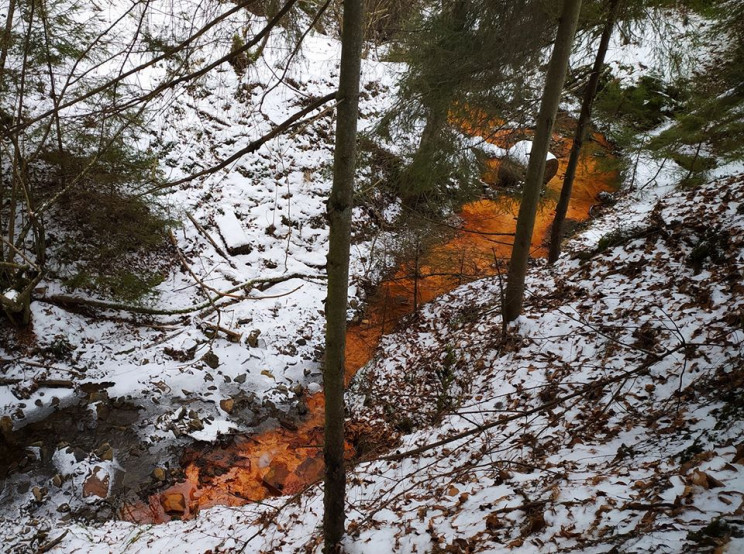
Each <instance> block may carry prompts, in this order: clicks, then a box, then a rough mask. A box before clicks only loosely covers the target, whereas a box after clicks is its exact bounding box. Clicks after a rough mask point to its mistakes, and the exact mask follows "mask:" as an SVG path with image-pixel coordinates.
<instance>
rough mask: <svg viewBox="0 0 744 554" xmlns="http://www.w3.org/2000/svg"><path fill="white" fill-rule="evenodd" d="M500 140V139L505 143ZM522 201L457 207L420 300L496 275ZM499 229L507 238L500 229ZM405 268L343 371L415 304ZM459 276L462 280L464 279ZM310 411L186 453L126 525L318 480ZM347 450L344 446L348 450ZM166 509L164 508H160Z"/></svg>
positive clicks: (591, 144)
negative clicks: (454, 228)
mask: <svg viewBox="0 0 744 554" xmlns="http://www.w3.org/2000/svg"><path fill="white" fill-rule="evenodd" d="M523 136H524V134H523V133H522V136H516V138H515V135H514V132H513V131H504V132H499V133H496V134H494V135H493V136H491V137H490V138H489V140H493V141H494V142H497V143H498V142H501V144H500V146H509V144H508V142H513V141H514V140H516V139H518V138H522V137H523ZM505 141H507V143H506V144H505V143H504V142H505ZM570 147H571V141H570V139H566V138H562V137H559V136H557V135H556V136H554V139H553V145H552V152H553V153H554V154H555V155H556V156H557V157H558V159H559V163H560V165H559V169H558V174H557V175H556V176H555V177H553V179H551V181H550V182H549V183H548V186H547V189H548V191H547V193H546V194H545V200H544V202H543V203H542V204H541V206H540V209H539V212H538V215H537V221H536V224H535V231H534V235H533V241H532V245H533V248H534V251H533V256H535V257H538V256H544V255H545V254H546V246H545V245H544V244H543V243H544V240H545V237H546V234H547V233H548V232H549V227H550V224H551V223H552V220H553V215H554V209H555V199H557V197H558V194H559V192H560V187H561V185H562V183H563V175H564V173H565V167H566V163H567V159H568V153H569V151H570ZM608 150H609V149H608V145H607V144H606V142H605V141H604V139H603V138H602V137H601V135H594V136H593V140H590V141H586V142H585V146H584V149H583V152H582V156H581V161H580V163H579V167H578V169H577V172H576V179H575V182H574V187H573V195H572V197H571V203H570V206H569V209H568V214H567V218H568V219H573V220H577V221H583V220H585V219H587V218H588V215H589V209H590V208H591V206H592V205H593V204H595V203H596V196H597V194H598V193H599V192H600V191H609V190H613V189H614V188H615V186H616V183H617V173H616V172H615V171H612V170H607V169H605V168H603V167H602V164H601V162H600V160H601V158H602V157H607V156H608V155H609V154H608ZM489 165H490V167H489V168H488V169H487V170H486V175H485V178H486V179H488V175H490V174H494V175H495V172H496V171H497V166H498V161H493V162H489ZM518 210H519V206H518V204H517V203H516V202H514V201H512V200H508V199H504V200H495V201H494V200H478V201H476V202H472V203H470V204H467V205H466V206H464V208H463V210H462V212H461V214H460V215H461V217H462V220H463V222H464V224H463V226H462V230H460V231H458V232H457V233H455V235H454V236H453V237H452V238H451V239H450V240H449V241H448V242H446V243H445V244H442V245H439V246H437V247H435V248H433V249H432V250H431V251H430V252H428V253H426V255H425V256H424V257H423V258H422V260H421V261H420V267H419V274H420V275H429V274H433V273H435V274H437V275H436V276H431V277H426V278H423V279H419V280H418V283H417V288H418V304H422V303H424V302H428V301H429V300H432V299H433V298H435V297H437V296H439V295H440V294H443V293H445V292H447V291H449V290H452V289H453V288H454V287H456V286H458V285H459V284H460V283H461V282H463V279H468V280H469V279H473V278H477V277H484V276H487V275H494V274H496V273H497V272H498V271H499V268H503V267H504V265H505V260H506V259H508V257H509V255H510V252H511V243H512V238H511V236H509V235H510V234H513V233H514V229H515V226H516V218H517V213H518ZM498 233H503V234H504V235H499V234H498ZM412 274H413V271H412V266H411V265H410V264H407V265H405V266H404V267H401V268H400V269H399V270H398V271H397V273H396V274H395V275H394V276H393V277H392V278H391V279H389V280H388V281H386V282H384V283H383V284H382V285H381V286H380V287H379V289H378V291H377V293H376V295H375V296H374V298H372V299H371V302H370V305H369V307H368V310H367V313H366V315H365V319H364V320H363V321H362V322H361V323H359V324H356V325H353V326H351V327H350V328H349V329H348V332H347V336H346V376H347V380H348V379H350V378H351V377H352V376H353V375H354V373H355V372H356V371H357V370H358V369H359V368H360V367H362V366H363V365H364V364H365V363H367V361H369V360H370V359H371V357H372V354H373V353H374V350H375V348H376V347H377V344H378V343H379V341H380V338H381V337H382V335H383V334H384V333H387V332H390V331H392V329H393V328H394V327H395V325H396V324H397V323H398V321H399V320H400V319H401V318H402V317H403V316H405V315H407V314H409V313H411V312H412V310H413V307H414V301H413V291H414V280H413V278H412V277H411V275H412ZM463 274H464V275H465V276H466V277H462V275H463ZM307 405H308V408H309V413H308V415H307V416H306V418H305V420H304V421H303V422H302V423H301V424H300V425H299V427H298V428H297V429H292V430H290V429H286V428H284V427H280V428H277V429H274V430H271V431H266V432H264V433H260V434H258V435H255V436H252V437H239V438H236V439H235V441H234V443H233V444H230V445H229V446H228V447H224V448H223V447H214V448H213V449H212V450H210V451H208V452H199V453H193V454H192V455H191V456H189V455H188V454H187V455H186V458H187V459H188V458H193V459H192V460H191V461H190V462H189V463H188V465H187V466H186V470H185V472H186V481H184V482H182V483H179V484H177V485H175V486H173V487H171V488H169V489H168V490H166V491H164V492H162V493H160V494H156V495H153V496H151V497H150V502H149V505H145V504H144V503H143V504H142V505H138V506H127V507H125V508H124V509H123V510H122V514H121V515H122V517H123V518H125V519H128V520H130V521H137V522H150V523H160V522H164V521H169V520H170V519H171V518H172V517H177V518H181V519H183V518H188V517H192V516H193V515H194V514H195V513H196V512H198V510H199V509H200V508H207V507H210V506H215V505H227V506H238V505H244V504H247V503H249V502H256V501H259V500H262V499H264V498H267V497H269V496H276V495H279V494H291V493H294V492H297V491H299V490H301V489H302V488H304V487H305V486H306V485H308V484H309V483H312V482H314V481H315V480H317V479H318V478H320V477H321V476H322V471H323V461H322V459H323V458H322V448H321V447H320V445H321V444H322V441H323V407H324V397H323V394H322V393H318V394H315V395H312V396H310V397H309V398H308V399H307ZM350 454H351V451H350ZM168 511H169V512H170V513H167V512H168Z"/></svg>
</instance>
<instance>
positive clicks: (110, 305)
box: [38, 273, 326, 315]
mask: <svg viewBox="0 0 744 554" xmlns="http://www.w3.org/2000/svg"><path fill="white" fill-rule="evenodd" d="M292 279H306V280H310V279H326V276H325V275H305V274H303V273H290V274H289V275H280V276H277V277H266V278H263V279H251V280H250V281H246V282H245V283H241V284H240V285H237V286H235V287H233V288H231V289H229V290H226V291H224V292H220V293H219V294H217V295H215V296H214V297H211V298H210V300H208V301H206V302H202V303H201V304H196V305H193V306H188V307H186V308H176V309H172V310H166V309H162V308H148V307H147V306H133V305H131V304H123V303H119V302H108V301H105V300H94V299H92V298H80V297H79V296H70V295H66V294H54V295H52V296H44V297H41V298H39V299H38V300H39V301H40V302H46V303H47V304H54V305H57V306H61V307H63V308H98V309H101V310H114V311H123V312H130V313H133V314H142V315H184V314H190V313H194V312H198V311H200V310H205V309H208V308H212V307H213V306H216V305H217V304H216V302H217V301H218V300H220V299H222V298H225V297H230V298H231V300H232V301H237V300H243V299H250V297H248V296H245V297H235V296H231V295H233V294H234V293H236V292H238V291H241V290H245V291H246V292H247V291H249V290H251V289H252V288H253V287H254V286H256V285H261V284H271V285H275V284H277V283H283V282H285V281H291V280H292ZM218 307H219V306H218Z"/></svg>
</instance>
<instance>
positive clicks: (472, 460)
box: [0, 34, 744, 552]
mask: <svg viewBox="0 0 744 554" xmlns="http://www.w3.org/2000/svg"><path fill="white" fill-rule="evenodd" d="M306 41H307V42H306V45H305V46H304V48H303V53H304V56H305V57H304V59H303V61H302V63H301V64H300V65H301V67H299V68H298V69H296V70H295V72H294V73H291V74H290V77H292V84H291V86H285V85H282V86H279V87H277V88H275V89H271V84H272V79H274V78H275V68H274V65H276V63H277V60H278V59H279V57H280V56H279V54H278V53H280V51H281V48H282V46H281V37H275V38H273V39H272V42H270V43H269V46H268V47H267V49H266V52H267V59H266V63H265V67H264V66H263V65H262V66H261V67H260V68H257V69H256V71H255V72H254V73H249V74H248V75H246V76H243V77H239V76H237V75H235V73H234V72H233V71H232V70H231V69H228V70H226V71H222V72H215V73H214V74H211V75H209V76H208V78H207V80H206V81H205V82H204V83H201V84H200V86H198V87H194V88H193V89H192V90H190V91H189V92H188V94H181V95H179V96H176V97H174V98H171V99H169V102H170V105H169V111H163V112H161V113H159V114H158V115H157V116H155V117H154V119H153V121H152V122H151V125H152V127H153V129H156V130H157V131H156V135H157V142H158V143H159V144H169V145H171V146H170V147H169V153H168V154H167V156H165V157H164V158H163V160H162V166H163V169H164V170H165V171H167V172H168V173H169V177H170V178H172V179H178V178H181V177H183V176H186V175H188V174H190V173H192V172H194V171H198V170H200V169H202V168H205V167H207V166H209V165H211V164H212V163H214V162H215V161H217V160H220V159H224V158H226V157H227V156H229V155H230V154H231V153H232V152H234V151H236V150H237V149H239V148H241V147H242V146H244V145H245V144H248V143H249V142H250V141H251V140H254V139H255V138H257V137H259V136H261V135H262V134H264V133H265V132H267V131H268V130H270V129H271V128H272V126H273V125H275V124H277V123H279V122H280V121H283V120H284V119H286V118H287V117H288V116H289V115H291V114H292V113H294V112H295V111H296V110H297V109H298V108H299V107H300V106H302V105H303V102H305V101H306V98H307V97H308V96H312V97H316V96H323V95H324V94H327V93H328V92H329V91H332V90H333V89H334V87H335V81H336V79H337V61H338V60H337V57H338V44H337V43H336V42H335V41H333V40H331V39H328V38H326V37H323V36H319V35H315V34H310V35H309V36H308V38H307V39H306ZM274 51H275V52H277V58H276V59H272V55H273V54H272V52H274ZM616 54H618V55H617V60H618V61H617V67H618V68H620V67H622V68H625V70H627V67H628V66H629V65H628V64H636V65H638V64H641V63H646V64H648V63H649V62H648V60H646V59H645V58H642V57H641V56H640V55H639V54H638V53H637V52H636V53H633V52H631V53H629V52H628V49H626V50H622V51H621V49H620V48H619V47H618V49H617V52H616ZM634 56H635V57H634ZM629 60H630V61H629ZM399 70H400V67H399V66H396V65H395V64H389V63H380V62H377V61H375V60H374V59H373V56H372V54H370V56H369V58H368V60H367V61H366V62H365V64H364V73H363V83H362V90H363V93H362V121H361V127H362V130H369V129H370V128H371V127H372V126H373V125H374V123H375V122H376V121H377V120H378V119H379V116H380V114H381V113H382V112H383V110H384V109H386V108H387V107H389V106H390V105H391V103H392V102H393V101H394V95H395V89H394V82H395V74H396V72H398V71H399ZM294 77H297V79H296V80H295V79H294ZM264 93H266V95H264ZM264 96H265V98H264ZM261 99H263V100H261ZM259 101H261V105H260V107H257V105H258V103H259ZM566 107H567V108H570V106H566ZM249 108H250V109H249ZM173 114H178V115H177V116H174V115H173ZM332 144H333V114H332V111H325V110H323V109H319V110H317V112H315V113H314V114H313V119H312V120H311V121H309V122H308V123H307V124H306V125H304V126H303V128H302V129H301V130H300V131H298V132H295V133H293V134H290V135H286V136H280V137H278V138H277V139H275V140H274V141H272V142H271V143H268V144H267V145H265V146H264V147H262V148H261V149H259V150H258V151H257V152H256V153H254V154H249V155H247V156H246V157H245V158H243V159H242V160H241V161H239V162H236V163H235V164H234V165H233V166H231V167H229V168H227V169H226V170H225V171H223V172H220V173H217V174H214V175H211V176H209V177H207V178H206V179H204V180H203V181H199V182H196V181H195V182H192V183H189V184H185V185H182V186H179V187H178V188H177V190H172V191H169V192H168V193H167V194H166V195H164V196H163V197H162V202H163V204H164V205H166V206H167V207H168V209H169V211H170V216H171V217H172V218H173V219H177V220H179V221H182V225H181V226H180V227H179V228H177V229H175V232H174V234H173V238H174V246H173V250H172V251H171V256H172V258H173V260H174V264H173V268H172V270H171V272H170V273H169V275H168V279H166V281H164V282H163V283H162V284H160V285H158V287H157V288H156V291H155V294H153V295H152V296H151V297H149V298H146V299H144V301H143V302H142V303H141V304H140V305H139V307H140V308H143V309H144V310H143V311H147V310H150V311H152V310H156V311H171V312H173V311H177V310H180V309H184V310H187V313H185V314H177V313H173V314H171V315H153V314H146V313H139V314H138V313H133V312H132V311H131V310H121V309H109V310H103V311H102V310H100V309H96V310H90V309H88V308H85V307H84V305H82V304H79V305H71V304H70V302H69V301H68V302H67V303H66V304H65V303H64V301H63V300H64V297H69V296H70V292H69V291H67V290H66V289H65V288H64V287H63V286H62V284H61V282H59V281H56V280H48V281H47V282H44V283H42V285H43V286H42V288H41V289H39V291H38V295H37V301H35V302H34V303H33V306H32V308H33V314H32V326H31V327H30V328H29V329H28V330H26V331H24V332H20V333H19V332H16V331H14V330H10V329H7V328H3V330H2V331H0V332H1V333H2V342H1V343H0V344H2V346H0V354H1V356H2V358H1V359H0V367H1V368H2V381H0V431H1V432H2V435H1V436H0V455H1V456H0V467H1V469H2V470H3V471H4V472H5V473H6V474H8V475H9V477H8V478H6V479H5V480H4V482H3V489H2V492H1V493H0V506H1V507H0V523H1V525H0V539H1V540H2V541H3V549H4V550H6V551H9V552H36V551H49V550H53V551H59V552H89V551H90V552H112V551H113V552H124V551H127V552H163V551H166V550H169V549H177V550H179V551H183V552H207V551H213V552H217V551H245V552H298V551H313V549H316V548H317V547H318V545H319V544H320V542H319V541H320V533H319V525H320V521H321V520H320V518H321V517H322V494H321V491H320V488H319V487H317V486H313V487H311V488H309V489H308V490H307V491H304V492H303V493H302V494H297V495H295V496H291V497H284V498H272V499H269V500H266V501H265V502H262V503H260V504H252V505H248V506H244V507H240V508H238V507H216V508H212V509H209V510H204V511H202V512H201V513H200V514H199V515H198V517H197V518H196V519H193V520H190V521H172V522H170V523H167V524H163V525H157V526H151V525H139V524H135V523H128V522H122V521H109V520H111V519H113V518H115V517H116V515H117V507H119V506H121V504H122V503H126V502H129V501H132V502H134V501H136V500H138V499H140V498H142V497H147V495H148V494H150V492H152V491H155V490H159V489H162V488H163V487H164V486H165V485H166V484H168V483H173V482H176V481H178V480H179V479H180V478H181V477H182V471H181V468H179V466H178V463H177V462H178V459H179V457H180V453H181V452H182V451H183V450H184V448H186V447H189V446H193V445H194V444H206V443H211V442H212V441H215V440H217V439H219V437H224V436H235V435H238V434H246V433H247V434H250V433H255V432H258V431H261V430H263V429H267V428H271V427H275V426H277V425H284V426H285V427H289V428H291V427H292V426H293V425H294V424H296V422H297V421H301V420H302V418H303V416H304V414H305V413H306V411H307V406H306V402H307V398H308V395H309V394H310V393H313V392H317V391H318V390H319V389H320V387H321V384H320V380H321V379H320V368H321V365H320V364H321V360H322V342H323V311H322V310H323V298H324V296H325V292H324V273H325V272H324V266H325V251H326V247H327V228H326V223H325V219H324V213H325V199H326V198H327V196H328V191H329V189H330V164H331V159H332ZM637 163H638V167H637V168H636V170H637V171H636V180H635V183H636V185H637V187H636V190H635V191H634V192H632V193H630V194H628V195H626V196H625V198H624V199H623V200H621V201H620V202H619V203H618V204H617V205H616V206H615V208H613V209H612V210H609V211H607V212H606V213H605V214H603V216H602V217H601V218H599V219H597V220H596V221H594V222H593V223H592V225H591V226H590V227H589V228H588V229H587V230H586V231H584V232H583V233H582V234H581V235H579V236H578V237H577V238H576V239H575V240H573V241H572V242H571V243H570V244H569V247H568V251H567V253H566V255H565V256H564V257H563V258H562V259H561V260H560V261H559V262H558V264H556V265H555V266H554V267H552V268H549V267H546V266H545V265H544V264H543V263H542V262H539V261H538V262H536V263H535V264H534V266H533V267H532V269H531V273H530V277H529V280H528V291H529V296H528V302H527V306H526V310H525V314H524V316H523V317H521V318H520V319H519V320H518V321H517V322H516V323H515V324H514V325H512V326H510V327H508V328H507V329H506V330H504V329H503V326H502V324H501V320H500V316H499V308H498V306H499V299H500V281H499V279H498V278H493V279H484V280H480V281H477V282H475V283H472V284H469V285H464V286H463V287H460V288H458V289H456V290H455V291H453V292H452V293H450V294H448V295H446V296H444V297H442V298H440V299H438V300H436V301H434V302H432V303H430V304H427V305H426V306H424V307H422V308H421V309H420V310H419V312H418V313H417V314H415V315H414V316H411V317H410V318H408V319H407V320H405V321H404V322H403V324H402V325H400V326H399V327H398V329H397V332H395V333H393V334H391V335H389V336H387V337H385V338H384V340H383V342H382V344H381V346H380V348H379V350H378V351H377V353H376V355H375V358H374V360H373V361H372V363H370V364H369V365H368V366H366V367H365V369H364V370H363V371H362V372H361V373H360V374H359V375H358V376H357V377H356V379H355V380H354V382H353V383H352V385H351V387H350V390H349V392H348V404H349V406H350V416H351V420H350V426H351V427H352V428H354V430H355V432H356V434H357V436H358V437H359V438H358V440H357V448H358V453H359V454H360V456H362V459H367V461H360V460H357V461H356V462H355V464H354V467H353V468H352V470H351V473H350V474H349V484H350V490H349V495H348V527H347V528H348V531H349V533H348V537H347V539H346V544H345V546H346V548H347V550H348V551H349V552H393V551H396V552H477V551H501V550H504V551H506V550H509V551H515V552H535V551H538V550H539V551H574V550H575V551H584V552H595V551H596V552H600V551H609V550H612V549H613V548H614V549H615V551H634V552H645V551H648V552H651V551H654V552H678V551H681V550H695V549H699V550H701V551H714V550H715V549H717V548H719V547H721V548H722V547H725V546H728V548H729V551H731V552H735V551H737V548H738V549H742V548H744V541H743V540H742V535H744V528H743V527H742V520H743V519H744V518H743V516H742V514H743V513H744V495H743V494H742V491H744V473H743V472H744V424H743V423H742V421H743V416H744V405H742V397H743V395H742V384H743V383H744V365H743V362H742V360H743V358H744V356H743V354H744V328H743V327H744V291H742V282H744V176H743V175H742V168H741V167H731V166H729V167H727V168H723V169H721V170H719V172H718V174H714V175H712V176H711V181H710V182H709V183H708V184H707V185H705V186H703V187H701V188H698V189H694V190H689V191H685V190H679V191H678V190H676V188H675V186H674V185H675V184H676V182H677V181H678V180H679V175H677V174H676V173H675V172H674V171H672V170H670V169H669V168H666V170H664V171H662V170H661V169H660V168H659V166H658V163H657V162H656V161H654V160H652V159H650V158H649V159H647V158H645V157H643V156H641V157H639V158H638V161H637ZM378 179H379V176H378V175H376V174H375V173H374V170H373V169H372V167H371V166H370V165H368V164H365V165H364V166H363V169H362V171H361V173H360V180H359V182H360V189H361V190H365V191H372V192H369V195H368V196H366V197H365V203H364V204H362V205H361V206H360V207H359V208H357V209H356V210H355V213H354V219H355V229H356V230H357V234H356V237H355V247H354V248H353V251H352V261H351V271H352V286H351V289H350V297H351V299H352V309H351V310H350V313H349V317H350V318H352V317H358V316H359V314H360V313H361V312H360V310H361V309H362V308H363V306H364V302H365V300H366V292H367V291H368V288H369V284H370V283H376V282H379V280H380V279H381V277H382V275H383V274H385V272H386V271H388V270H389V269H390V268H391V267H392V266H393V264H394V262H395V249H396V247H395V244H396V241H397V242H398V243H399V241H400V237H395V236H393V233H392V232H391V229H392V225H393V224H394V222H395V220H396V218H397V217H398V216H399V215H400V208H399V206H398V205H397V204H396V203H395V202H394V201H391V199H390V198H389V197H387V196H385V194H384V193H382V192H380V193H377V192H375V191H374V189H373V188H372V186H371V185H373V184H375V183H376V182H377V181H378ZM629 184H630V183H626V185H629ZM230 249H233V253H230V251H229V250H230ZM210 291H211V292H212V293H213V292H214V291H221V292H224V291H232V292H231V293H230V296H223V297H221V299H220V300H217V301H216V304H217V307H218V309H217V310H213V309H212V306H211V305H210V302H209V300H208V297H211V296H213V295H212V294H210ZM73 296H74V297H75V298H80V299H83V300H99V301H105V300H106V299H105V298H100V297H96V296H94V295H84V294H82V293H80V292H77V293H74V294H73ZM197 307H198V308H197ZM230 339H232V340H230ZM365 444H366V445H367V446H366V450H365V446H364V445H365ZM383 447H384V448H383ZM155 470H160V471H155ZM161 472H162V473H161Z"/></svg>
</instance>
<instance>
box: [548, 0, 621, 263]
mask: <svg viewBox="0 0 744 554" xmlns="http://www.w3.org/2000/svg"><path fill="white" fill-rule="evenodd" d="M609 6H610V9H609V13H608V14H607V20H606V21H605V26H604V29H603V30H602V38H601V39H600V41H599V49H598V50H597V57H596V58H595V59H594V67H592V72H591V74H590V76H589V82H588V83H587V85H586V90H585V91H584V98H583V99H582V102H581V113H580V114H579V121H578V122H577V123H576V132H575V133H574V141H573V144H572V145H571V154H570V155H569V158H568V166H567V167H566V175H565V176H564V177H563V188H561V196H560V198H559V199H558V205H557V206H556V207H555V218H554V219H553V225H552V227H551V229H550V249H549V252H548V263H550V264H553V263H555V262H556V260H558V256H560V254H561V240H562V239H563V222H564V221H565V219H566V212H567V211H568V202H569V201H570V200H571V191H572V190H573V182H574V177H575V176H576V166H577V165H578V163H579V154H580V152H581V147H582V146H583V145H584V139H585V137H586V130H587V127H588V126H589V122H590V121H591V117H592V107H593V105H594V98H595V97H596V96H597V86H598V85H599V76H600V74H601V72H602V65H603V64H604V59H605V55H606V54H607V47H608V45H609V44H610V37H611V36H612V29H613V27H614V26H615V19H616V18H617V12H618V8H619V7H620V0H610V2H609Z"/></svg>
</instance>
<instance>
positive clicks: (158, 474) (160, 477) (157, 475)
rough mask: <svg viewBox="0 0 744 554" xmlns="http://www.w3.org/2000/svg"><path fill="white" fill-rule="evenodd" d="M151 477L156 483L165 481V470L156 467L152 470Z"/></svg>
mask: <svg viewBox="0 0 744 554" xmlns="http://www.w3.org/2000/svg"><path fill="white" fill-rule="evenodd" d="M152 476H153V478H154V479H156V480H157V481H165V470H164V469H163V468H162V467H156V468H155V469H153V470H152Z"/></svg>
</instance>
